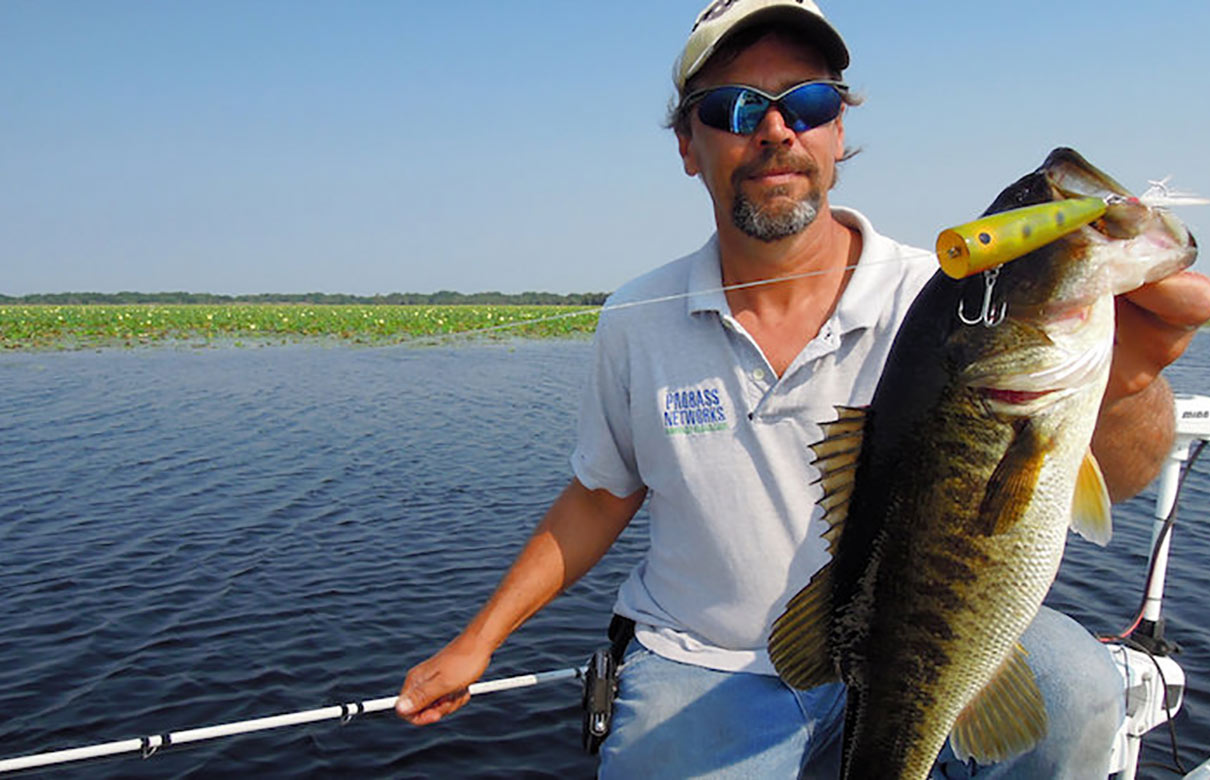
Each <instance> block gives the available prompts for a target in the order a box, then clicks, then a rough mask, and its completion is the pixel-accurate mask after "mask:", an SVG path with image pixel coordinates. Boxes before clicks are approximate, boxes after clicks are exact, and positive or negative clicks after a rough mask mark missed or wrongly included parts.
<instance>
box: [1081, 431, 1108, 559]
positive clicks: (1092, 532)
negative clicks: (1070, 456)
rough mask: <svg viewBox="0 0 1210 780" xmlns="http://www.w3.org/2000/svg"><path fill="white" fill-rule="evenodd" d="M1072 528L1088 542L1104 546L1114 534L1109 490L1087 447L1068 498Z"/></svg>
mask: <svg viewBox="0 0 1210 780" xmlns="http://www.w3.org/2000/svg"><path fill="white" fill-rule="evenodd" d="M1071 530H1073V531H1075V532H1076V533H1078V534H1079V535H1080V536H1083V537H1084V538H1085V539H1087V540H1088V541H1090V542H1095V543H1096V544H1099V545H1101V546H1102V547H1104V546H1105V545H1107V544H1109V537H1111V536H1112V535H1113V517H1112V515H1111V514H1110V509H1109V490H1108V489H1107V488H1106V487H1105V477H1104V476H1103V475H1102V474H1101V467H1100V466H1099V465H1098V464H1097V459H1096V458H1094V457H1093V455H1092V451H1091V450H1090V451H1089V452H1088V453H1087V454H1086V455H1084V460H1083V461H1082V462H1081V463H1080V473H1079V474H1078V475H1077V476H1076V493H1075V496H1074V498H1073V499H1072V502H1071Z"/></svg>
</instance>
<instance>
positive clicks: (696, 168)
mask: <svg viewBox="0 0 1210 780" xmlns="http://www.w3.org/2000/svg"><path fill="white" fill-rule="evenodd" d="M676 145H677V149H678V150H679V151H680V153H681V164H682V165H684V166H685V173H686V174H687V175H689V176H697V175H698V174H699V173H701V170H702V169H701V166H700V165H698V164H697V151H696V150H695V149H694V148H693V137H692V136H690V135H686V134H684V133H682V132H681V131H679V130H678V131H676Z"/></svg>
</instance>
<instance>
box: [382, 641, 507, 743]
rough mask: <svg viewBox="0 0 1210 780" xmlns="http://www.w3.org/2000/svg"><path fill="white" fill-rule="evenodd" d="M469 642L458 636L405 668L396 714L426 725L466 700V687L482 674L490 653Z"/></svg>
mask: <svg viewBox="0 0 1210 780" xmlns="http://www.w3.org/2000/svg"><path fill="white" fill-rule="evenodd" d="M470 644H471V643H469V642H468V641H467V640H465V639H464V638H463V637H462V636H459V637H458V638H456V639H454V641H452V642H450V643H449V644H448V645H446V646H445V647H444V648H442V649H441V650H440V651H439V652H438V653H437V654H436V655H434V656H433V657H431V658H429V659H428V660H426V661H422V662H421V663H419V664H417V665H416V666H413V667H412V668H411V669H410V670H408V674H407V677H406V678H405V679H404V681H403V687H402V688H401V689H400V690H399V700H398V701H397V702H395V714H397V715H398V716H399V717H401V718H403V719H404V720H406V721H407V722H408V723H411V724H413V725H416V726H427V725H428V724H430V723H436V722H437V721H439V720H441V719H442V718H444V717H445V716H446V715H449V714H450V713H451V712H454V711H455V710H457V709H458V708H459V707H461V706H462V705H463V704H466V703H467V702H468V701H469V700H470V698H471V695H470V692H469V691H468V690H467V688H468V687H469V686H470V684H471V683H473V682H475V681H476V680H478V679H479V678H480V677H481V676H482V675H483V672H484V670H485V669H487V664H488V662H489V661H490V660H491V657H492V656H491V653H490V652H483V651H482V650H480V649H478V648H475V647H472V646H470Z"/></svg>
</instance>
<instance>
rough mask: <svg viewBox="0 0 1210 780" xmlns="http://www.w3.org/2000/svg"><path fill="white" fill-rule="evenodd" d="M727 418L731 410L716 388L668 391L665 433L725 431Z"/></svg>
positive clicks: (665, 410) (665, 398) (666, 396)
mask: <svg viewBox="0 0 1210 780" xmlns="http://www.w3.org/2000/svg"><path fill="white" fill-rule="evenodd" d="M727 422H728V420H727V410H726V409H724V408H723V402H722V398H721V396H720V394H719V391H718V390H716V389H715V388H712V387H690V388H685V389H682V390H665V391H664V433H666V434H668V435H669V436H673V435H677V434H693V433H711V432H713V431H723V430H726V429H727Z"/></svg>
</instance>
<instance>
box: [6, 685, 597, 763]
mask: <svg viewBox="0 0 1210 780" xmlns="http://www.w3.org/2000/svg"><path fill="white" fill-rule="evenodd" d="M581 674H582V672H581V670H580V669H575V668H573V669H555V670H552V671H548V672H537V673H535V674H521V675H517V676H516V677H505V678H502V679H499V680H486V681H484V682H478V683H474V684H472V685H471V686H470V687H469V688H468V691H469V692H470V694H471V696H476V695H479V694H484V693H495V692H496V691H507V690H511V689H513V688H525V687H528V686H531V685H541V684H542V683H548V682H555V681H558V680H572V679H575V678H578V677H580V675H581ZM397 700H398V697H397V696H388V697H385V698H382V699H370V700H368V701H363V702H353V703H351V704H336V705H333V706H330V707H320V708H319V709H314V710H302V711H300V712H289V713H285V714H282V715H270V716H268V717H265V718H252V719H251V720H241V721H236V722H234V723H222V724H219V725H217V726H203V727H202V728H196V729H185V730H184V731H177V732H174V733H171V734H156V735H153V736H148V737H142V738H136V739H123V740H118V741H116V742H104V743H101V744H98V745H89V746H86V747H78V748H70V749H67V750H55V751H51V752H48V753H35V754H32V755H28V756H18V757H16V758H6V759H0V772H15V771H17V770H19V769H33V768H34V767H40V766H50V765H51V764H65V763H68V762H70V761H82V760H84V759H88V758H102V757H104V756H113V755H118V754H119V753H135V752H142V753H143V754H144V756H145V757H150V756H151V755H152V754H153V753H155V752H156V751H157V750H159V749H160V748H161V747H164V746H167V745H182V744H185V743H187V742H201V741H203V740H207V739H217V738H219V737H229V736H233V735H236V734H248V733H250V732H253V731H264V730H266V729H275V728H280V727H282V726H299V725H302V724H304V723H314V722H316V721H320V720H332V719H336V718H340V719H342V720H348V719H350V718H352V717H355V716H357V715H362V714H369V713H372V712H382V711H383V710H390V709H394V707H395V702H396V701H397Z"/></svg>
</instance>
